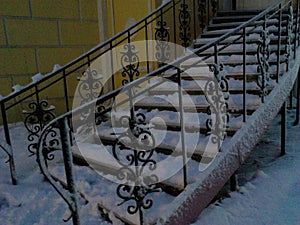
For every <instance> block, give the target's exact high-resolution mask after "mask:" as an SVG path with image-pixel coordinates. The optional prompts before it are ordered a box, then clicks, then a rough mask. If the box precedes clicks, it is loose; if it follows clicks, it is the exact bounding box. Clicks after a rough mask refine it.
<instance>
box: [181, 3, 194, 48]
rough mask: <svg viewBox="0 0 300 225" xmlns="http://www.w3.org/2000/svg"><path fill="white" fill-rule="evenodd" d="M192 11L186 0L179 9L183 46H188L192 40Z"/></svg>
mask: <svg viewBox="0 0 300 225" xmlns="http://www.w3.org/2000/svg"><path fill="white" fill-rule="evenodd" d="M191 20H192V18H191V13H190V10H189V6H188V4H186V2H185V1H183V3H182V4H181V5H180V9H179V24H180V26H179V29H180V32H179V37H180V40H181V41H182V46H183V47H188V46H189V45H190V41H191Z"/></svg>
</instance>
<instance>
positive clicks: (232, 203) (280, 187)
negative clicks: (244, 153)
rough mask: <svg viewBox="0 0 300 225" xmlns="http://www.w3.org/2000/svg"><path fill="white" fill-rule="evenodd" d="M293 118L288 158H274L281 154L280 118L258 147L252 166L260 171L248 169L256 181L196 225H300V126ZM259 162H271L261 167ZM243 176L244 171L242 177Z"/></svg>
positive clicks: (214, 206)
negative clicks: (295, 124) (294, 125)
mask: <svg viewBox="0 0 300 225" xmlns="http://www.w3.org/2000/svg"><path fill="white" fill-rule="evenodd" d="M293 117H294V114H292V113H289V115H288V120H289V123H288V124H289V125H288V127H289V130H288V137H287V154H286V155H285V156H283V157H280V158H279V157H275V158H274V157H272V154H273V156H275V155H274V153H275V154H277V156H278V154H279V151H280V147H279V146H280V143H279V137H280V136H279V132H280V127H279V126H278V124H279V122H278V121H280V120H279V118H277V120H275V122H274V124H273V126H271V128H270V130H269V131H268V132H267V133H266V134H265V135H264V137H263V142H262V143H261V144H260V145H259V146H257V147H256V149H255V151H254V154H256V156H253V158H256V159H253V158H252V160H251V159H250V160H249V162H248V163H249V164H252V165H254V164H255V165H254V168H256V169H253V168H252V169H249V168H250V167H251V166H249V165H248V169H246V170H248V172H247V173H248V176H250V175H251V176H252V179H251V180H250V181H249V182H247V183H246V184H245V185H244V186H242V187H239V190H238V191H237V192H233V193H230V196H231V197H230V198H225V199H224V200H223V201H221V202H216V203H215V204H212V205H210V206H209V207H208V208H207V209H205V210H204V211H203V212H202V214H201V215H200V216H199V218H198V220H197V222H196V223H194V225H198V224H199V225H200V224H201V225H205V224H209V225H227V224H228V225H229V224H230V225H232V224H235V225H239V224H241V225H244V224H248V225H249V224H257V225H259V224H273V225H274V224H285V225H292V224H293V225H299V224H300V126H299V125H298V126H296V127H292V126H291V123H292V121H293ZM271 152H273V153H271ZM276 152H277V153H276ZM262 155H265V156H266V158H267V159H263V158H262ZM257 156H258V157H257ZM268 158H269V160H268ZM272 158H273V159H272ZM259 160H262V161H264V160H268V161H269V162H267V163H266V164H265V163H259V162H258V161H259ZM251 161H252V162H251ZM246 167H247V165H246ZM252 167H253V166H252ZM257 168H259V169H258V170H257ZM244 170H245V169H244ZM251 171H252V173H251ZM241 173H244V171H240V174H239V175H241ZM249 174H250V175H249Z"/></svg>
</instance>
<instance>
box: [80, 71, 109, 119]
mask: <svg viewBox="0 0 300 225" xmlns="http://www.w3.org/2000/svg"><path fill="white" fill-rule="evenodd" d="M77 79H78V80H79V81H80V82H79V85H78V88H77V90H78V94H79V97H80V98H81V102H80V105H84V104H86V103H88V102H90V101H92V100H94V99H96V98H98V97H100V96H102V95H103V92H104V89H103V87H104V85H103V83H102V82H101V79H103V76H102V75H101V74H99V73H98V71H97V70H95V69H93V70H92V69H90V68H89V69H88V70H87V71H84V72H83V73H82V76H81V77H78V78H77ZM104 109H105V108H104V106H96V109H95V110H93V111H92V110H91V109H86V110H85V111H83V112H82V113H81V120H85V121H87V120H88V119H89V118H90V117H93V116H94V113H95V121H96V124H100V123H101V120H102V118H101V113H100V112H101V111H104ZM90 121H93V120H90Z"/></svg>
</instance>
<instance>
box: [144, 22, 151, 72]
mask: <svg viewBox="0 0 300 225" xmlns="http://www.w3.org/2000/svg"><path fill="white" fill-rule="evenodd" d="M145 40H146V59H147V73H150V64H149V43H148V40H149V37H148V23H147V19H146V20H145Z"/></svg>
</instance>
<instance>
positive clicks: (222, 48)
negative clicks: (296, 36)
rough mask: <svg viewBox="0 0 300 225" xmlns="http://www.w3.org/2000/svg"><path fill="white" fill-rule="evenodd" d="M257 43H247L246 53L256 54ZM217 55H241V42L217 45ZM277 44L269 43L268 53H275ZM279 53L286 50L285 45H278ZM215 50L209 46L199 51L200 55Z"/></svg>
mask: <svg viewBox="0 0 300 225" xmlns="http://www.w3.org/2000/svg"><path fill="white" fill-rule="evenodd" d="M257 49H258V45H257V43H255V44H247V45H246V52H247V55H256V54H257ZM218 50H219V55H243V45H242V44H232V45H230V46H226V45H218ZM277 51H278V46H277V43H274V44H273V45H270V53H277ZM280 51H281V53H284V52H285V51H286V49H285V45H281V46H280ZM214 52H215V50H214V47H211V48H209V49H207V50H205V51H203V52H201V53H200V54H199V55H200V56H205V55H211V54H213V53H214ZM241 57H242V56H241Z"/></svg>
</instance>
